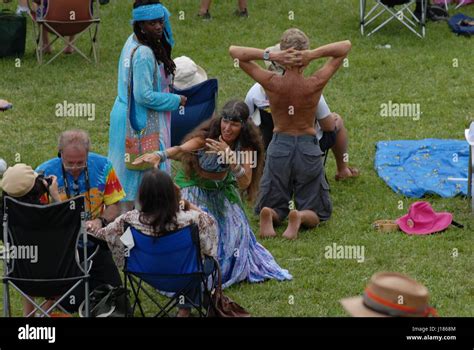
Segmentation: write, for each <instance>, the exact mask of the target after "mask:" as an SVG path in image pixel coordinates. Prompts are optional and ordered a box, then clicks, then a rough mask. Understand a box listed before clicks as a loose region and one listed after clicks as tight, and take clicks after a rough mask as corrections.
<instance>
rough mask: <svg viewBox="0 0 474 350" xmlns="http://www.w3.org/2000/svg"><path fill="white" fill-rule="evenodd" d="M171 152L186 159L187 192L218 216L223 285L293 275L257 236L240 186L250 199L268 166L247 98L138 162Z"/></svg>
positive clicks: (182, 175)
mask: <svg viewBox="0 0 474 350" xmlns="http://www.w3.org/2000/svg"><path fill="white" fill-rule="evenodd" d="M168 158H171V159H176V160H180V161H181V162H182V163H183V165H184V167H183V169H181V170H180V171H179V172H178V174H177V175H176V178H175V182H176V184H177V185H178V186H180V187H181V189H182V193H183V198H186V199H187V200H189V201H190V202H192V203H196V204H198V205H199V206H200V207H201V208H203V209H204V210H205V211H207V212H209V213H211V214H212V215H213V216H214V218H215V219H216V220H217V223H218V226H219V249H218V260H219V264H220V267H221V271H222V286H223V287H224V288H225V287H228V286H230V285H232V284H234V283H238V282H240V281H244V280H246V281H249V282H262V281H264V280H266V279H277V280H279V281H282V280H290V279H291V278H292V276H291V275H290V274H289V273H288V271H287V270H284V269H282V268H280V266H278V264H277V263H276V261H275V259H274V258H273V257H272V255H271V254H270V252H269V251H268V250H266V249H265V248H264V247H263V246H262V245H261V244H260V243H258V242H257V240H256V238H255V235H254V234H253V232H252V229H251V227H250V224H249V222H248V219H247V217H246V215H245V211H244V208H243V204H242V201H241V198H240V194H239V190H240V191H245V192H246V194H247V198H248V199H249V200H250V201H252V200H254V199H255V196H256V193H257V192H258V185H259V182H260V177H261V174H262V168H263V144H262V137H261V135H260V133H259V131H258V128H257V127H256V126H255V125H254V124H253V122H252V121H251V120H249V109H248V107H247V105H246V104H245V103H244V102H241V101H229V102H227V103H226V104H225V106H224V108H223V110H222V113H221V115H220V116H219V117H214V118H212V119H210V120H208V121H205V122H204V123H202V124H201V125H200V126H199V127H197V129H196V130H195V131H193V132H191V133H190V134H189V135H188V136H187V137H186V138H185V141H184V143H183V144H182V145H181V146H177V147H171V148H169V149H167V150H166V151H162V152H157V153H156V154H145V155H143V156H142V157H140V158H138V159H137V160H136V162H137V163H141V162H147V163H152V164H154V165H155V166H158V165H159V164H160V162H163V161H165V160H166V159H168Z"/></svg>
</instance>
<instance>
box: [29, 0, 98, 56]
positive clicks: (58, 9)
mask: <svg viewBox="0 0 474 350" xmlns="http://www.w3.org/2000/svg"><path fill="white" fill-rule="evenodd" d="M28 1H31V0H28ZM94 4H97V0H40V5H39V9H38V11H37V12H36V13H35V12H33V11H32V12H31V18H32V20H33V21H34V22H35V23H36V24H38V26H39V30H38V32H36V27H35V34H36V55H37V58H38V62H39V63H40V64H41V63H43V54H44V52H45V50H47V49H49V48H50V47H51V45H52V44H53V43H54V42H55V41H56V40H57V39H61V40H62V41H63V42H64V44H65V45H68V46H70V47H71V48H73V49H74V50H75V51H76V52H77V53H78V54H80V55H81V56H82V57H84V58H85V59H86V60H87V61H90V59H89V57H88V56H86V55H85V54H84V53H83V52H82V51H81V50H80V49H79V48H78V47H77V46H76V45H75V42H76V41H77V40H78V38H79V37H80V36H81V35H82V34H83V33H85V32H86V30H87V29H89V30H88V31H89V36H90V40H91V50H90V51H91V52H90V54H89V56H90V55H92V54H93V55H94V60H95V62H96V63H97V61H98V53H97V33H98V29H99V24H100V18H99V14H98V12H99V6H98V5H97V6H95V10H94ZM30 8H31V6H30ZM94 11H95V12H94ZM43 28H44V29H46V30H47V31H48V32H50V33H52V34H54V35H55V36H56V38H55V39H54V40H53V41H52V42H51V43H50V44H49V45H48V46H47V47H43ZM72 36H75V38H74V39H73V40H72V41H68V39H67V37H72ZM61 52H62V51H59V52H58V53H56V55H54V56H53V57H52V58H51V59H50V60H49V61H48V62H47V63H46V64H49V63H51V62H52V61H53V60H54V59H56V58H57V57H58V56H59V55H60V54H61Z"/></svg>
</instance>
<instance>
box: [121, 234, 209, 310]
mask: <svg viewBox="0 0 474 350" xmlns="http://www.w3.org/2000/svg"><path fill="white" fill-rule="evenodd" d="M128 229H130V231H131V234H132V236H133V242H134V246H133V248H131V249H130V250H127V249H126V251H125V266H124V275H125V288H127V281H128V282H130V287H131V289H132V293H133V298H134V299H135V300H134V302H133V303H132V301H131V302H130V304H131V305H132V314H131V315H129V316H133V315H134V314H135V309H136V307H137V306H138V308H139V310H140V314H141V316H143V317H146V312H145V310H144V305H143V304H142V301H141V300H140V294H144V295H145V296H146V297H147V298H148V299H149V300H150V301H151V302H152V303H153V304H154V305H155V306H156V307H157V308H158V311H157V312H156V313H155V312H154V317H164V316H170V312H171V310H172V309H173V308H174V307H176V306H178V305H186V306H187V307H190V308H193V309H195V310H197V312H198V313H199V316H200V317H205V316H207V314H208V311H209V307H210V302H209V301H210V298H211V290H212V287H213V286H214V285H215V282H217V278H216V273H217V261H215V260H214V259H213V258H210V257H206V260H205V263H203V261H202V259H201V252H200V251H201V249H200V245H199V229H198V227H197V226H196V225H190V226H187V227H185V228H183V229H181V230H178V231H174V232H170V233H168V234H166V235H163V236H159V237H153V236H148V235H145V234H143V233H141V232H140V231H138V230H136V229H135V228H134V227H131V226H129V228H128ZM128 229H127V230H128ZM147 285H148V286H149V287H152V289H153V290H151V291H150V290H149V289H150V288H147ZM155 291H160V293H161V294H165V295H166V296H167V297H169V299H167V301H166V300H165V302H160V301H158V298H157V295H156V293H154V292H155ZM142 292H143V293H142Z"/></svg>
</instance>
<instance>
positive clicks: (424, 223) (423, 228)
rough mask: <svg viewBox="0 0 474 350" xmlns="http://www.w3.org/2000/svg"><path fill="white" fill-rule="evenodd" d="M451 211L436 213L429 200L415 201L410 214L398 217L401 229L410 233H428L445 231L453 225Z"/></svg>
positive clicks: (409, 210)
mask: <svg viewBox="0 0 474 350" xmlns="http://www.w3.org/2000/svg"><path fill="white" fill-rule="evenodd" d="M452 221H453V215H452V214H451V213H436V212H435V211H434V210H433V208H432V207H431V204H430V203H428V202H415V203H413V204H412V205H411V206H410V208H409V209H408V214H407V215H404V216H402V217H401V218H399V219H397V224H398V226H399V227H400V229H401V230H402V231H403V232H405V233H408V234H410V235H427V234H430V233H435V232H439V231H443V230H445V229H446V228H448V226H449V225H451V223H452Z"/></svg>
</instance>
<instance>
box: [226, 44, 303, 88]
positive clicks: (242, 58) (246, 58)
mask: <svg viewBox="0 0 474 350" xmlns="http://www.w3.org/2000/svg"><path fill="white" fill-rule="evenodd" d="M264 53H265V50H262V49H256V48H253V47H241V46H231V47H229V54H230V55H231V56H232V58H233V59H234V60H238V64H239V67H240V68H242V70H243V71H244V72H245V73H247V74H248V75H250V77H252V78H253V79H254V80H255V81H257V82H258V83H260V84H261V85H262V86H263V87H264V88H266V89H270V90H271V79H272V77H273V76H274V75H275V73H272V72H270V71H268V70H266V69H263V68H262V67H260V66H259V65H258V64H256V63H255V62H253V61H257V60H263V59H264ZM269 60H270V61H274V62H276V63H279V64H281V65H283V66H294V65H299V64H300V63H301V55H298V54H297V51H296V50H294V49H288V50H285V51H280V52H270V53H269Z"/></svg>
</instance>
